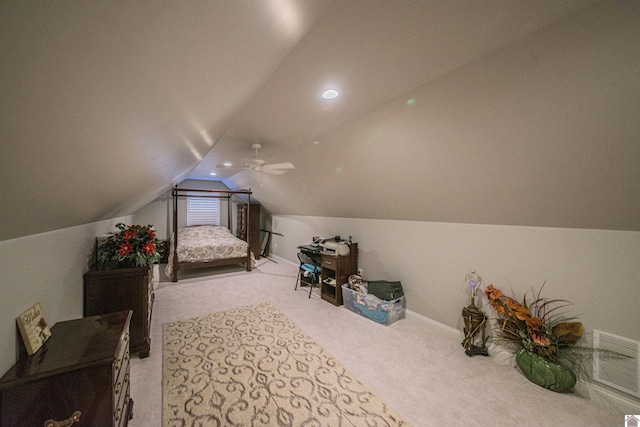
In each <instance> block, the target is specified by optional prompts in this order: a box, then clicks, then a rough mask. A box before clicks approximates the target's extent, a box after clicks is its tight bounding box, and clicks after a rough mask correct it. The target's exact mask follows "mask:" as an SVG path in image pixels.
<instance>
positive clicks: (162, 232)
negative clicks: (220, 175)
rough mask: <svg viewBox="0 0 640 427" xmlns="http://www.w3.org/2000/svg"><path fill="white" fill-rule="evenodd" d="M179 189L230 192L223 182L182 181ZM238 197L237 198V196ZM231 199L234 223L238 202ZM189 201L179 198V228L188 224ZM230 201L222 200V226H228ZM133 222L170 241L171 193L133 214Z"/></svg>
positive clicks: (171, 220) (171, 225)
mask: <svg viewBox="0 0 640 427" xmlns="http://www.w3.org/2000/svg"><path fill="white" fill-rule="evenodd" d="M178 187H180V188H192V189H205V190H229V187H227V186H226V185H224V184H223V183H222V182H221V181H205V180H197V179H187V180H184V181H182V182H181V183H180V184H179V185H178ZM235 197H237V196H235ZM235 197H234V198H232V199H231V203H232V206H231V207H232V210H231V218H232V222H233V218H234V217H235V216H234V212H235V206H234V205H233V203H234V202H235V201H237V199H236V198H235ZM186 200H187V199H186V198H184V197H180V198H178V227H185V226H186V224H187V201H186ZM227 203H228V199H220V224H221V225H225V226H226V225H228V224H229V222H228V215H229V213H228V209H227ZM132 217H133V222H135V223H136V224H142V225H147V224H151V225H153V226H154V228H155V230H156V232H157V236H158V238H159V239H162V240H169V237H170V235H171V230H172V229H173V198H172V196H171V192H168V193H167V194H165V195H164V196H162V197H159V198H158V199H156V200H154V201H153V202H151V203H149V204H148V205H146V206H144V207H143V208H142V209H140V210H139V211H138V212H136V213H135V214H133V216H132Z"/></svg>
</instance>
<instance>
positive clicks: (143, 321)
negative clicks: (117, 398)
mask: <svg viewBox="0 0 640 427" xmlns="http://www.w3.org/2000/svg"><path fill="white" fill-rule="evenodd" d="M83 282H84V316H95V315H97V314H105V313H111V312H114V311H121V310H133V315H132V317H131V327H130V332H131V354H134V355H138V356H139V357H141V358H143V357H148V356H149V351H150V349H151V314H152V313H153V298H154V292H153V267H134V268H119V269H114V270H98V269H91V270H89V271H88V272H86V273H85V274H84V277H83Z"/></svg>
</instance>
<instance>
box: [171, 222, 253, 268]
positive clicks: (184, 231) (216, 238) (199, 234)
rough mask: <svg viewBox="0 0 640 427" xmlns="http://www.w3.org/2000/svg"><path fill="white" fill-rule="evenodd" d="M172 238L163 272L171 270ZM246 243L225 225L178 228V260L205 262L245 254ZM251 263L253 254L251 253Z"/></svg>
mask: <svg viewBox="0 0 640 427" xmlns="http://www.w3.org/2000/svg"><path fill="white" fill-rule="evenodd" d="M174 244H175V243H174V239H173V236H172V237H171V248H170V252H169V263H168V264H167V267H166V268H165V270H164V272H165V274H166V275H167V276H168V277H171V274H172V272H173V265H172V261H173V248H174ZM247 248H248V243H247V242H245V241H244V240H241V239H238V238H237V237H235V236H234V235H233V234H231V232H230V231H229V229H228V228H227V227H223V226H220V225H197V226H192V227H186V228H181V229H179V230H178V262H205V261H213V260H217V259H226V258H240V257H246V256H247ZM251 259H252V264H253V254H251Z"/></svg>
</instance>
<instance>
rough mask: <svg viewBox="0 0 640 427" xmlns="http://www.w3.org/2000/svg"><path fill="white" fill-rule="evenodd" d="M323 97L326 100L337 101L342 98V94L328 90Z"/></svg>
mask: <svg viewBox="0 0 640 427" xmlns="http://www.w3.org/2000/svg"><path fill="white" fill-rule="evenodd" d="M321 96H322V97H323V98H324V99H335V98H337V97H338V96H340V92H338V91H337V90H336V89H327V90H325V91H324V92H322V95H321Z"/></svg>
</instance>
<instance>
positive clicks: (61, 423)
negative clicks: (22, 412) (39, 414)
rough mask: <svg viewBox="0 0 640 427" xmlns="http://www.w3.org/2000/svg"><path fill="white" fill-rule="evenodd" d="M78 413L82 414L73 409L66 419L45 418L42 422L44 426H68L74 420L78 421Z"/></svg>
mask: <svg viewBox="0 0 640 427" xmlns="http://www.w3.org/2000/svg"><path fill="white" fill-rule="evenodd" d="M80 415H82V413H81V412H80V411H75V412H74V413H73V414H71V416H70V417H69V418H67V419H66V420H62V421H54V420H47V421H45V422H44V427H68V426H70V425H73V423H75V422H76V421H80Z"/></svg>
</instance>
